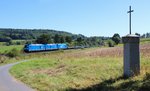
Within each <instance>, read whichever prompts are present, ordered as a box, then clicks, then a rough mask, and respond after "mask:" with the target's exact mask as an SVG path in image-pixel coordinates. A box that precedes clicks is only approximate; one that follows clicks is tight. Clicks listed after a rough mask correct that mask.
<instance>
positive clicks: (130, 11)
mask: <svg viewBox="0 0 150 91" xmlns="http://www.w3.org/2000/svg"><path fill="white" fill-rule="evenodd" d="M132 12H134V10H131V6H129V11H128V12H127V13H129V30H130V34H131V13H132Z"/></svg>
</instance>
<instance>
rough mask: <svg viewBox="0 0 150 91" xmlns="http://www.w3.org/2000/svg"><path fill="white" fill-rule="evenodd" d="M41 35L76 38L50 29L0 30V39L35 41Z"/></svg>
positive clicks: (67, 33)
mask: <svg viewBox="0 0 150 91" xmlns="http://www.w3.org/2000/svg"><path fill="white" fill-rule="evenodd" d="M42 34H48V35H52V36H54V35H55V34H59V35H63V36H77V35H76V34H72V33H69V32H64V31H58V30H51V29H11V28H0V38H11V39H15V40H16V39H20V40H23V39H36V38H37V37H39V36H40V35H42Z"/></svg>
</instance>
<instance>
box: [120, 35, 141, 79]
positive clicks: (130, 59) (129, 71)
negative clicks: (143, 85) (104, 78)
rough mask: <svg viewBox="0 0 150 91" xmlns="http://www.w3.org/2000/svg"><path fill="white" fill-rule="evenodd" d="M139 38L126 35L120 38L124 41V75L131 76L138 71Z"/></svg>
mask: <svg viewBox="0 0 150 91" xmlns="http://www.w3.org/2000/svg"><path fill="white" fill-rule="evenodd" d="M139 40H140V38H139V37H138V36H136V35H127V36H125V37H123V38H122V41H123V43H124V76H127V77H131V76H134V75H138V74H139V73H140V50H139V42H140V41H139Z"/></svg>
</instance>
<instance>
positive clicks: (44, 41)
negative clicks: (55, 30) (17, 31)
mask: <svg viewBox="0 0 150 91" xmlns="http://www.w3.org/2000/svg"><path fill="white" fill-rule="evenodd" d="M36 42H37V43H41V44H48V43H52V39H51V37H50V35H47V34H42V35H41V36H40V37H38V38H37V40H36Z"/></svg>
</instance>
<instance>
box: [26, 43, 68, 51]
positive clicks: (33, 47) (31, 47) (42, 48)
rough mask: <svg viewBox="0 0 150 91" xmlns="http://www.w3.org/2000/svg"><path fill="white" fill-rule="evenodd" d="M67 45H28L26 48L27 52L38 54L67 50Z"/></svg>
mask: <svg viewBox="0 0 150 91" xmlns="http://www.w3.org/2000/svg"><path fill="white" fill-rule="evenodd" d="M67 48H68V46H67V44H26V45H25V46H24V51H25V52H36V51H50V50H58V49H67Z"/></svg>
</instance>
